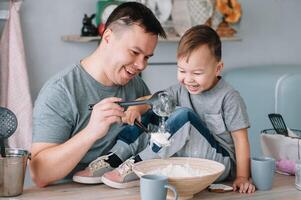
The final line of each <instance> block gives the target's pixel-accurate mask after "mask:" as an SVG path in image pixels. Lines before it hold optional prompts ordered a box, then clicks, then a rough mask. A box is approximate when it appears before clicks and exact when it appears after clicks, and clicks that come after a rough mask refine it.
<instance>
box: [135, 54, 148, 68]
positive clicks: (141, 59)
mask: <svg viewBox="0 0 301 200" xmlns="http://www.w3.org/2000/svg"><path fill="white" fill-rule="evenodd" d="M146 64H147V61H146V60H145V59H144V57H139V58H137V59H136V61H135V63H134V65H135V67H136V68H137V69H139V70H144V68H145V66H146Z"/></svg>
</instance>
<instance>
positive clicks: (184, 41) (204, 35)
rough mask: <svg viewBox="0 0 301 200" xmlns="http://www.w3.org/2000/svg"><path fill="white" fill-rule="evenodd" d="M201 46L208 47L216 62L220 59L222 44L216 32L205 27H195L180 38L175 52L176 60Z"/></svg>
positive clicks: (187, 55)
mask: <svg viewBox="0 0 301 200" xmlns="http://www.w3.org/2000/svg"><path fill="white" fill-rule="evenodd" d="M202 45H208V47H209V49H210V50H211V52H212V55H213V56H214V57H215V58H216V60H217V61H220V60H221V58H222V43H221V40H220V37H219V36H218V34H217V32H216V31H215V30H213V29H212V28H211V27H209V26H207V25H197V26H194V27H192V28H190V29H189V30H187V31H186V32H185V33H184V35H183V36H182V38H181V40H180V42H179V45H178V50H177V58H183V57H187V59H188V58H189V56H190V54H191V53H192V52H193V51H194V50H196V49H198V48H199V47H200V46H202Z"/></svg>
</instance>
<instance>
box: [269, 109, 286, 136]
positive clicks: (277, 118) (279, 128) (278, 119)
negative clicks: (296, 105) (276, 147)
mask: <svg viewBox="0 0 301 200" xmlns="http://www.w3.org/2000/svg"><path fill="white" fill-rule="evenodd" d="M268 116H269V119H270V121H271V123H272V125H273V127H274V129H275V131H276V132H277V133H278V134H281V135H284V136H288V131H287V126H286V124H285V122H284V120H283V118H282V116H281V114H279V113H270V114H268Z"/></svg>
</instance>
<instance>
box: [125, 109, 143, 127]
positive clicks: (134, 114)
mask: <svg viewBox="0 0 301 200" xmlns="http://www.w3.org/2000/svg"><path fill="white" fill-rule="evenodd" d="M124 114H125V115H124V117H122V118H121V120H122V122H123V123H127V124H130V125H134V122H135V120H136V119H137V120H138V121H139V122H141V114H140V112H139V111H137V110H134V109H132V110H130V109H128V110H127V111H125V112H124Z"/></svg>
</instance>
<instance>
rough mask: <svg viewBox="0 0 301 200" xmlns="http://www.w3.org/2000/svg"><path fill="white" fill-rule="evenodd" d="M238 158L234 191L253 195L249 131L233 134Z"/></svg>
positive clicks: (238, 131) (244, 130)
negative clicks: (237, 190)
mask: <svg viewBox="0 0 301 200" xmlns="http://www.w3.org/2000/svg"><path fill="white" fill-rule="evenodd" d="M232 137H233V141H234V145H235V156H236V179H235V181H234V183H233V188H234V191H235V190H236V189H237V188H239V192H241V193H252V192H254V191H255V186H254V185H253V184H251V182H250V180H249V178H250V144H249V140H248V132H247V129H240V130H237V131H234V132H232Z"/></svg>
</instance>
